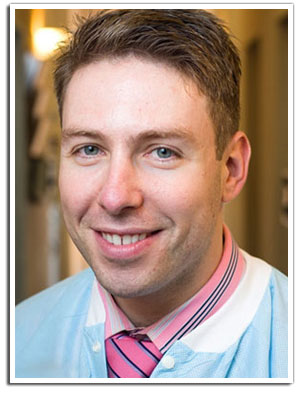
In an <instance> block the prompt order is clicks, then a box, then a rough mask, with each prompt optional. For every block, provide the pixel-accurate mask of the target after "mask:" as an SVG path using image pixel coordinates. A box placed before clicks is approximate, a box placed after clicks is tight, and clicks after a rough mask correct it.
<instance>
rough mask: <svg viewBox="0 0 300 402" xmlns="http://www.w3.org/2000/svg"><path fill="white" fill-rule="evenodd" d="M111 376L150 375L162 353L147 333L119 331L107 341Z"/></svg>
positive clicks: (135, 376)
mask: <svg viewBox="0 0 300 402" xmlns="http://www.w3.org/2000/svg"><path fill="white" fill-rule="evenodd" d="M105 346H106V360H107V367H108V375H109V377H118V378H145V377H149V376H150V375H151V373H152V371H153V370H154V368H155V367H156V365H157V364H158V362H159V361H160V359H161V357H162V354H161V352H160V351H159V349H158V348H157V347H156V346H155V345H154V343H153V342H152V341H151V340H150V339H149V337H148V336H147V335H146V334H141V333H139V332H138V330H133V331H122V332H119V333H117V334H115V335H113V336H111V337H110V338H108V339H107V340H106V341H105Z"/></svg>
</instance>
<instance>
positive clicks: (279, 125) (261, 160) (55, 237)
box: [15, 9, 288, 303]
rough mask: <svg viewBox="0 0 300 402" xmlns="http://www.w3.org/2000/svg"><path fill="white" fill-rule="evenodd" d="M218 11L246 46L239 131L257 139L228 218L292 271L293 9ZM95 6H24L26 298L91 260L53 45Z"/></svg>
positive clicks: (19, 185)
mask: <svg viewBox="0 0 300 402" xmlns="http://www.w3.org/2000/svg"><path fill="white" fill-rule="evenodd" d="M210 11H211V12H213V13H215V14H216V15H218V16H219V17H220V18H222V19H223V20H224V21H225V22H226V24H227V26H228V27H229V29H230V30H231V31H232V33H233V34H234V36H235V37H236V40H235V42H236V44H237V46H238V48H239V49H240V52H241V59H242V70H243V75H242V85H241V107H242V116H241V125H240V127H241V129H242V130H243V131H245V132H246V133H247V135H248V137H249V139H250V142H251V144H252V160H251V165H250V171H249V178H248V182H247V184H246V187H245V188H244V190H243V191H242V193H241V195H240V196H239V197H238V198H237V199H236V200H235V201H233V202H232V203H231V204H229V205H228V206H226V208H225V221H226V223H227V224H228V225H229V227H230V228H231V230H232V233H233V235H234V237H235V238H236V240H237V241H238V243H239V245H240V246H241V247H242V248H244V249H245V250H247V251H248V252H250V253H251V254H253V255H256V256H258V257H261V258H263V259H265V260H266V261H268V262H269V263H270V264H272V265H274V266H276V267H277V268H279V269H280V270H281V271H282V272H284V273H286V274H287V271H288V230H287V185H288V176H287V175H288V172H287V168H288V12H287V10H261V9H260V10H247V9H243V10H210ZM91 12H96V10H93V11H90V10H64V9H59V10H55V9H44V10H43V9H36V10H34V9H32V10H30V9H27V10H26V9H23V10H22V9H19V10H16V11H15V28H16V38H15V49H16V50H15V51H16V66H15V72H16V93H15V99H16V125H15V127H16V132H15V139H16V267H15V270H16V302H17V303H18V302H20V301H21V300H23V299H25V298H26V297H29V296H31V295H32V294H34V293H37V292H38V291H40V290H42V289H44V288H46V287H48V286H50V285H52V284H54V283H55V282H57V281H59V280H61V279H63V278H66V277H68V276H70V275H72V274H74V273H76V272H78V271H80V270H82V269H84V268H85V267H86V266H87V263H86V262H85V261H84V260H83V258H82V257H81V255H80V254H79V252H78V251H77V249H76V248H75V246H74V245H73V243H72V241H71V240H70V238H69V236H68V234H67V232H66V230H65V227H64V223H63V219H62V216H61V211H60V207H59V194H58V191H57V174H58V167H59V142H60V125H59V118H58V112H57V106H56V102H55V98H54V94H53V83H52V76H51V72H52V68H53V66H52V62H51V49H53V47H54V46H55V43H56V42H57V40H61V39H62V36H61V35H62V32H61V31H60V29H61V28H62V27H68V28H71V29H72V28H74V21H75V16H76V15H81V16H86V15H88V14H89V13H91ZM45 28H51V29H52V30H49V29H45ZM53 28H54V30H53ZM52 42H53V46H52ZM48 47H49V49H48Z"/></svg>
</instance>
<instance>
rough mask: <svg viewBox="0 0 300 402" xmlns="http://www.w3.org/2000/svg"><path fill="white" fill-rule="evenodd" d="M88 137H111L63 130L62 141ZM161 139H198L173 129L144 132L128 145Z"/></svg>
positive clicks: (95, 131)
mask: <svg viewBox="0 0 300 402" xmlns="http://www.w3.org/2000/svg"><path fill="white" fill-rule="evenodd" d="M77 137H88V138H94V139H98V140H99V139H100V140H102V141H107V139H109V136H107V135H105V134H103V133H102V132H101V131H99V130H80V129H72V128H70V129H64V130H62V139H69V138H77ZM159 139H178V140H181V141H184V142H187V141H190V142H194V143H195V142H196V137H195V135H193V134H192V133H191V132H190V131H188V130H185V129H171V130H144V131H141V132H139V133H138V134H137V135H134V136H133V135H129V136H128V138H127V141H128V143H139V142H142V141H151V140H159Z"/></svg>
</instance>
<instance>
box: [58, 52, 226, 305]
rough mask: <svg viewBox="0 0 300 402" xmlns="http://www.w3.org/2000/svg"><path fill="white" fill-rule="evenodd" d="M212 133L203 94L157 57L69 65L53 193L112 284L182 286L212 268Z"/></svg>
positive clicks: (127, 293) (217, 229) (119, 290)
mask: <svg viewBox="0 0 300 402" xmlns="http://www.w3.org/2000/svg"><path fill="white" fill-rule="evenodd" d="M214 138H215V134H214V130H213V125H212V122H211V120H210V117H209V115H208V112H207V106H206V99H205V97H204V96H201V95H199V91H198V89H197V87H196V85H195V84H194V83H193V82H192V81H190V80H189V79H187V78H185V77H183V76H182V75H181V74H180V73H178V72H177V71H175V70H174V69H172V68H170V67H167V66H165V65H164V64H160V63H153V62H150V61H145V60H141V59H137V58H134V57H127V58H123V59H118V60H103V61H100V62H96V63H93V64H90V65H88V66H85V67H83V68H81V69H80V70H78V71H77V72H75V74H74V76H73V77H72V79H71V81H70V83H69V85H68V88H67V91H66V96H65V100H64V106H63V136H62V149H61V166H60V178H59V185H60V194H61V202H62V208H63V212H64V216H65V221H66V225H67V228H68V231H69V233H70V235H71V237H72V238H73V241H74V242H75V244H76V245H77V247H78V248H79V250H80V251H81V253H82V254H83V256H84V257H85V259H86V260H87V261H88V263H89V264H90V265H91V267H92V268H93V270H94V272H95V274H96V276H97V278H98V280H99V281H100V282H101V283H102V285H103V286H104V287H105V288H106V289H108V290H109V291H110V292H111V293H112V294H114V295H116V296H119V297H125V298H128V297H129V298H131V297H136V296H144V295H149V294H160V292H164V293H165V294H167V292H169V293H171V292H174V290H177V291H180V289H182V290H183V291H184V287H185V286H188V284H189V286H190V287H193V286H198V288H199V284H200V282H201V281H203V278H204V277H205V276H206V277H207V278H206V280H207V279H208V277H209V276H210V275H211V273H212V272H211V271H210V272H205V270H208V269H210V270H211V269H212V267H211V265H212V264H214V265H215V266H214V267H213V268H215V267H216V264H217V262H218V259H219V257H220V255H219V251H220V250H221V249H220V242H221V233H222V219H221V209H222V202H221V199H222V162H221V161H217V160H216V152H215V140H214ZM207 267H209V268H207Z"/></svg>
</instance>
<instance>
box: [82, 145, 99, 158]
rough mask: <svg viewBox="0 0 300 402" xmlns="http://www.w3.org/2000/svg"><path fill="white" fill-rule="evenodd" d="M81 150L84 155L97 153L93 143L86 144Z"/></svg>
mask: <svg viewBox="0 0 300 402" xmlns="http://www.w3.org/2000/svg"><path fill="white" fill-rule="evenodd" d="M82 151H83V152H84V154H85V155H86V156H95V155H98V153H99V148H98V147H96V146H95V145H86V146H85V147H83V148H82Z"/></svg>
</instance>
